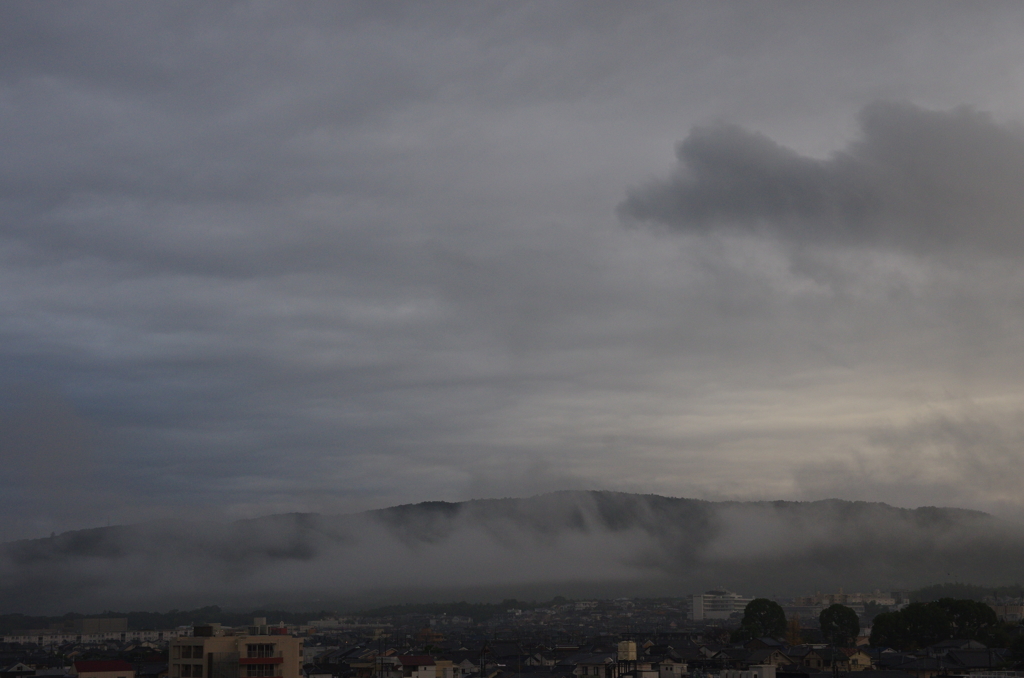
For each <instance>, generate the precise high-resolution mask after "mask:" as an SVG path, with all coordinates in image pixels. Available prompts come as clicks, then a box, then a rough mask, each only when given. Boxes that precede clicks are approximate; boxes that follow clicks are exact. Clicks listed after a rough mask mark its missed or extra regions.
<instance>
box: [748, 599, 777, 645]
mask: <svg viewBox="0 0 1024 678" xmlns="http://www.w3.org/2000/svg"><path fill="white" fill-rule="evenodd" d="M740 626H741V627H742V628H743V630H745V631H746V632H747V633H749V634H750V635H751V637H753V638H761V637H762V636H768V637H771V638H782V637H783V636H784V635H785V634H786V613H785V612H784V611H783V610H782V606H781V605H779V604H778V603H776V602H775V601H774V600H768V599H767V598H754V599H753V600H752V601H750V602H749V603H747V606H746V607H745V608H744V609H743V621H741V622H740Z"/></svg>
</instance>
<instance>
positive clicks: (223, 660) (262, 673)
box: [168, 619, 302, 678]
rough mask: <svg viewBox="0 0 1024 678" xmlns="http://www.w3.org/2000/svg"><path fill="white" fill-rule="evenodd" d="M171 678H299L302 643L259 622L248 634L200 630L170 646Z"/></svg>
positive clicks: (214, 626)
mask: <svg viewBox="0 0 1024 678" xmlns="http://www.w3.org/2000/svg"><path fill="white" fill-rule="evenodd" d="M169 651H170V654H169V661H170V664H169V667H168V678H299V676H300V670H301V668H302V664H301V661H302V640H301V639H299V638H294V637H292V636H290V635H287V634H286V633H285V632H284V629H282V628H277V627H273V626H269V627H268V626H267V625H266V620H264V619H257V620H255V624H254V625H253V626H250V627H249V628H248V631H247V632H244V633H237V634H236V633H235V632H233V631H231V630H228V629H222V628H221V627H220V625H219V624H211V625H206V626H196V627H195V628H194V629H193V635H192V636H189V637H181V638H175V639H174V640H172V641H171V642H170V648H169Z"/></svg>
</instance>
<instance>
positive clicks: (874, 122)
mask: <svg viewBox="0 0 1024 678" xmlns="http://www.w3.org/2000/svg"><path fill="white" fill-rule="evenodd" d="M859 120H860V125H861V137H860V138H859V139H857V140H856V141H853V142H852V143H851V144H850V145H849V146H848V147H847V148H846V149H844V150H842V151H839V152H836V153H834V154H833V155H832V156H831V157H829V158H827V159H824V160H821V159H816V158H811V157H807V156H804V155H801V154H799V153H797V152H795V151H793V150H791V149H789V148H786V147H784V146H782V145H780V144H778V143H775V142H773V141H772V140H771V139H769V138H768V137H766V136H765V135H763V134H758V133H755V132H750V131H748V130H745V129H743V128H741V127H739V126H736V125H730V124H725V123H720V124H716V125H710V126H704V127H697V128H695V129H694V130H693V131H692V132H691V133H690V134H689V136H687V138H686V139H685V140H684V141H682V142H681V143H680V144H679V147H678V149H677V152H676V155H677V157H678V159H679V166H678V168H677V169H676V170H675V173H674V174H673V176H672V178H671V179H669V180H668V181H659V182H654V183H652V184H651V185H648V186H646V187H643V188H640V189H637V190H634V191H632V192H631V193H630V195H629V197H628V198H627V199H626V201H625V202H623V203H622V204H621V205H620V207H619V210H620V213H621V214H623V215H624V216H626V217H629V218H632V219H636V220H640V221H650V222H656V223H660V224H663V225H665V226H668V227H669V228H672V229H678V230H681V231H694V232H707V231H710V230H713V229H717V228H729V227H733V228H739V229H744V230H752V231H755V232H765V233H773V234H777V235H781V236H782V237H785V238H789V239H793V240H796V241H805V242H818V243H821V242H825V243H840V244H855V245H873V246H883V247H884V246H896V247H900V248H905V249H909V250H912V251H931V250H936V249H945V248H948V247H967V248H972V249H982V250H988V251H1004V252H1005V251H1008V250H1009V251H1018V250H1020V249H1021V248H1022V247H1024V190H1021V189H1022V188H1024V179H1022V178H1021V177H1024V129H1022V128H1021V127H1020V126H1019V125H1015V124H1000V123H997V122H996V121H994V120H993V119H992V117H991V116H990V115H988V114H985V113H979V112H977V111H974V110H972V109H970V108H957V109H954V110H951V111H932V110H927V109H923V108H920V107H917V106H913V105H910V104H900V103H876V104H872V105H871V106H868V107H867V108H865V109H864V110H863V111H862V112H861V114H860V117H859Z"/></svg>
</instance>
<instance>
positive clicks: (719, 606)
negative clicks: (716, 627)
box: [689, 589, 753, 620]
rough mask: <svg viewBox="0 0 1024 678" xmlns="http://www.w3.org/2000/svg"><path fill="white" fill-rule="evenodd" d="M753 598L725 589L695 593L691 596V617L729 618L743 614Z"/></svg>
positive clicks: (697, 618)
mask: <svg viewBox="0 0 1024 678" xmlns="http://www.w3.org/2000/svg"><path fill="white" fill-rule="evenodd" d="M751 600H753V598H744V597H743V596H741V595H740V594H738V593H733V592H732V591H726V590H724V589H721V590H716V591H708V592H707V593H699V594H694V595H691V596H689V603H690V619H693V620H701V619H728V618H729V617H731V616H732V615H734V614H743V610H744V609H745V608H746V607H747V603H749V602H750V601H751Z"/></svg>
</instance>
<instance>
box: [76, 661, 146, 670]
mask: <svg viewBox="0 0 1024 678" xmlns="http://www.w3.org/2000/svg"><path fill="white" fill-rule="evenodd" d="M134 670H135V668H134V667H133V666H132V665H131V664H129V663H128V662H121V661H116V660H114V661H82V662H75V673H102V672H105V671H134Z"/></svg>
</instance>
